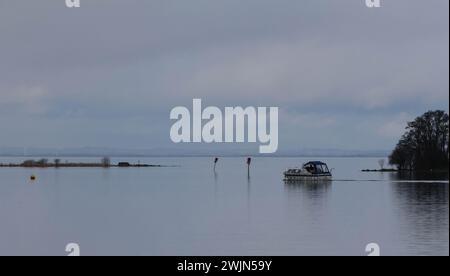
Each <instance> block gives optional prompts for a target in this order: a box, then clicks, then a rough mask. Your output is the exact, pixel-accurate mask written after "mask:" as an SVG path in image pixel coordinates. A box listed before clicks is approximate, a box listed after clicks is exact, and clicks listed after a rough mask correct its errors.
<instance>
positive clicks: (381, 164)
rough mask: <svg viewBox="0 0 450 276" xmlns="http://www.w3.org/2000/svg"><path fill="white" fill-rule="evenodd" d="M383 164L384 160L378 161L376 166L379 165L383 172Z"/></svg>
mask: <svg viewBox="0 0 450 276" xmlns="http://www.w3.org/2000/svg"><path fill="white" fill-rule="evenodd" d="M385 163H386V161H385V160H384V159H380V160H378V165H380V169H381V170H384V165H385Z"/></svg>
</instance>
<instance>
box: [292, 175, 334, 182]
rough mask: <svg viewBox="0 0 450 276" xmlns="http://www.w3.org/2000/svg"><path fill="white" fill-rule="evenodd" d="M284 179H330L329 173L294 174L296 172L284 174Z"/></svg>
mask: <svg viewBox="0 0 450 276" xmlns="http://www.w3.org/2000/svg"><path fill="white" fill-rule="evenodd" d="M284 180H285V181H331V180H332V176H331V174H320V175H296V174H284Z"/></svg>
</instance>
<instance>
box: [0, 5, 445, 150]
mask: <svg viewBox="0 0 450 276" xmlns="http://www.w3.org/2000/svg"><path fill="white" fill-rule="evenodd" d="M382 2H383V7H382V8H380V9H368V8H366V6H365V3H364V0H346V1H336V0H302V1H301V0H292V1H290V0H223V1H211V0H189V1H186V0H151V1H150V0H149V1H142V0H81V8H79V9H68V8H66V7H65V3H64V0H40V1H32V0H28V1H25V0H14V1H12V0H0V147H24V146H25V147H84V146H92V147H98V146H106V147H113V148H165V147H171V146H172V145H171V141H170V137H169V130H170V127H171V123H172V122H171V121H170V120H169V113H170V110H171V108H172V107H174V106H179V105H186V106H190V105H192V99H193V98H202V99H203V102H204V104H205V105H215V106H220V107H223V106H237V105H240V106H247V105H252V106H278V107H279V108H280V118H279V119H280V132H279V135H280V147H279V148H280V150H289V149H300V148H338V149H362V150H369V149H390V148H392V147H393V146H394V145H395V143H396V142H397V140H398V138H399V137H400V135H401V134H402V132H403V128H404V126H405V124H406V122H407V121H409V120H411V119H413V118H414V117H416V116H417V115H420V114H422V113H424V112H425V111H427V110H430V109H444V110H446V111H448V101H449V78H448V75H449V27H448V22H449V11H448V10H449V1H448V0H384V1H382ZM255 149H256V147H255Z"/></svg>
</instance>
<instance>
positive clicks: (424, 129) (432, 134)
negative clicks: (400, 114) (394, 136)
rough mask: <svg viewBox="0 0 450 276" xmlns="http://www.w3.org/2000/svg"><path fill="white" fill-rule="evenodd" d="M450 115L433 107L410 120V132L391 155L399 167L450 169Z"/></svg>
mask: <svg viewBox="0 0 450 276" xmlns="http://www.w3.org/2000/svg"><path fill="white" fill-rule="evenodd" d="M448 120H449V116H448V114H447V113H446V112H444V111H441V110H437V111H429V112H427V113H425V114H423V115H422V116H420V117H418V118H416V119H415V120H414V121H412V122H409V123H408V126H407V127H406V133H405V134H404V135H403V136H402V138H401V139H400V141H399V142H398V144H397V146H396V148H395V149H394V150H393V152H392V153H391V155H390V156H389V163H390V164H391V165H393V166H395V167H396V168H397V169H398V170H409V171H439V170H440V171H448V166H449V147H448V146H449V125H448V123H449V122H448Z"/></svg>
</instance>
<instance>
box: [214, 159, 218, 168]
mask: <svg viewBox="0 0 450 276" xmlns="http://www.w3.org/2000/svg"><path fill="white" fill-rule="evenodd" d="M217 162H219V158H217V157H216V158H214V171H216V164H217Z"/></svg>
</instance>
